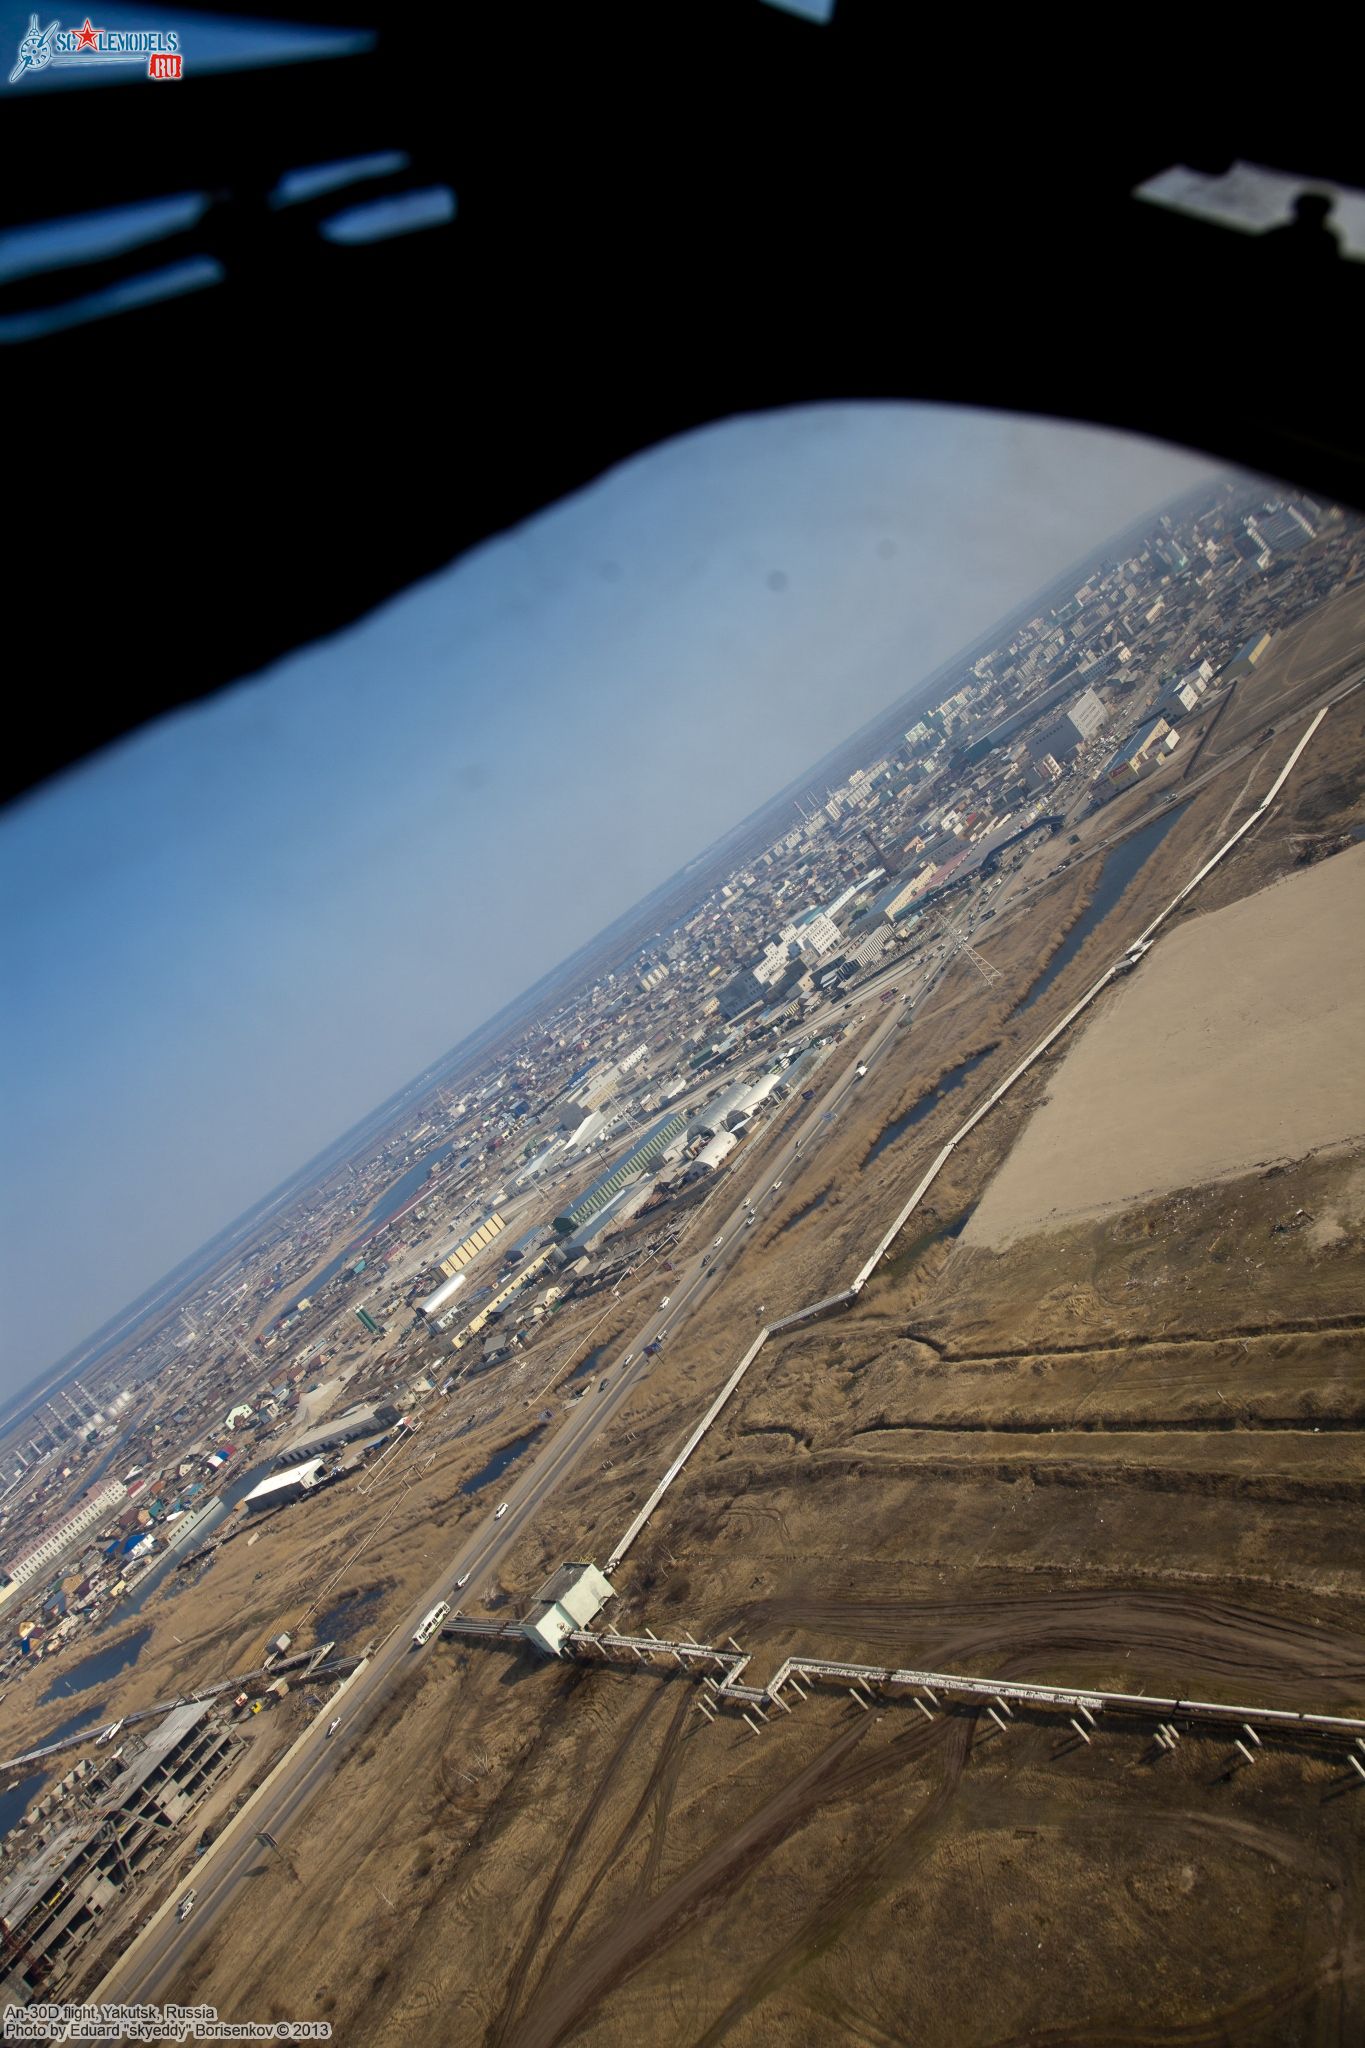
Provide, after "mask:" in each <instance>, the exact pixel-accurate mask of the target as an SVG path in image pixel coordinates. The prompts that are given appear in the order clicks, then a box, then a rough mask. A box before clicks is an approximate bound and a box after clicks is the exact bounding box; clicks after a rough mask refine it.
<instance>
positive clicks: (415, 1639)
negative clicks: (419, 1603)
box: [412, 1600, 450, 1650]
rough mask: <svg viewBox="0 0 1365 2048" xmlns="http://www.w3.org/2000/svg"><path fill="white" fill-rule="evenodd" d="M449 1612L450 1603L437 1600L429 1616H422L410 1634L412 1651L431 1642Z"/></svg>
mask: <svg viewBox="0 0 1365 2048" xmlns="http://www.w3.org/2000/svg"><path fill="white" fill-rule="evenodd" d="M449 1612H450V1602H449V1601H448V1600H438V1601H437V1602H436V1605H435V1606H434V1607H433V1608H432V1610H431V1612H430V1614H424V1615H423V1616H422V1619H421V1620H420V1621H419V1622H418V1624H417V1626H416V1628H415V1629H414V1630H413V1632H412V1647H413V1649H414V1650H420V1649H421V1647H422V1645H423V1643H429V1642H430V1641H431V1639H432V1637H433V1636H434V1635H435V1633H436V1631H437V1629H438V1628H439V1627H440V1626H441V1623H442V1622H443V1621H444V1620H445V1618H446V1616H447V1615H448V1614H449Z"/></svg>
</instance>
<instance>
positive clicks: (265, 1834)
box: [256, 1828, 303, 1884]
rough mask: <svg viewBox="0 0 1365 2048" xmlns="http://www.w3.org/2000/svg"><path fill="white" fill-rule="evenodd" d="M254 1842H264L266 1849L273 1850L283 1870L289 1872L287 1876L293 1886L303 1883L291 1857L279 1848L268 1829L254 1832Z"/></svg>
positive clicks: (259, 1829)
mask: <svg viewBox="0 0 1365 2048" xmlns="http://www.w3.org/2000/svg"><path fill="white" fill-rule="evenodd" d="M256 1840H257V1841H258V1842H264V1843H265V1846H266V1848H267V1849H273V1850H274V1852H275V1854H276V1855H277V1856H278V1857H279V1859H280V1861H281V1863H282V1864H283V1865H284V1867H285V1869H286V1870H287V1871H288V1872H289V1875H290V1876H291V1877H292V1878H293V1880H294V1882H295V1884H302V1883H303V1879H302V1878H301V1877H300V1876H299V1873H298V1870H297V1867H296V1866H295V1863H294V1859H293V1857H292V1856H290V1855H289V1854H288V1852H287V1851H286V1850H284V1849H282V1848H281V1847H280V1845H279V1843H278V1842H277V1841H276V1840H275V1837H274V1836H273V1835H272V1834H271V1833H270V1832H269V1830H268V1829H266V1828H258V1829H257V1831H256Z"/></svg>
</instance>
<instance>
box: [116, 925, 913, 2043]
mask: <svg viewBox="0 0 1365 2048" xmlns="http://www.w3.org/2000/svg"><path fill="white" fill-rule="evenodd" d="M900 964H901V969H902V973H903V974H904V973H906V972H908V971H909V970H908V968H907V966H906V963H904V962H902V963H900ZM946 964H947V961H946V960H945V961H943V962H941V963H939V964H938V965H936V966H935V967H934V968H932V969H931V970H930V973H929V976H928V977H927V980H926V988H927V986H928V984H929V982H931V981H932V980H933V979H934V978H935V977H936V975H937V974H938V973H941V972H942V971H943V969H944V967H945V966H946ZM885 1007H886V1016H885V1019H884V1020H878V1022H877V1023H876V1025H875V1027H874V1029H873V1031H872V1033H871V1035H870V1036H869V1038H868V1039H867V1041H866V1042H865V1043H864V1044H863V1046H862V1047H861V1048H860V1050H859V1052H858V1054H857V1056H856V1058H854V1059H851V1060H850V1061H849V1064H848V1066H847V1068H846V1069H845V1070H844V1072H843V1073H842V1074H841V1075H839V1076H838V1077H837V1079H836V1080H835V1081H834V1083H833V1085H832V1087H829V1088H827V1089H826V1091H825V1092H824V1094H823V1095H822V1096H817V1098H816V1099H815V1100H814V1101H813V1102H812V1103H811V1104H810V1106H809V1114H808V1115H807V1116H806V1117H804V1118H803V1119H802V1120H801V1123H800V1126H799V1128H798V1129H796V1130H794V1131H793V1132H792V1133H791V1134H790V1136H789V1137H788V1139H787V1140H786V1142H785V1143H784V1144H783V1146H782V1148H781V1149H780V1151H779V1152H778V1154H777V1155H776V1157H775V1159H774V1160H772V1161H771V1162H770V1163H769V1164H768V1165H767V1166H766V1167H765V1170H764V1173H763V1174H762V1176H761V1177H760V1179H759V1180H758V1181H757V1182H755V1183H754V1184H753V1185H752V1186H750V1187H749V1189H748V1191H747V1194H746V1195H744V1196H741V1197H740V1198H739V1199H738V1200H737V1201H736V1202H735V1204H734V1206H733V1207H732V1209H731V1210H730V1212H729V1214H728V1215H727V1217H726V1218H725V1220H724V1221H723V1222H722V1223H719V1224H716V1223H712V1224H711V1225H710V1226H709V1228H710V1233H711V1236H712V1237H713V1238H714V1237H720V1238H721V1239H722V1240H723V1243H722V1245H721V1247H720V1248H719V1249H718V1250H717V1249H716V1248H715V1247H714V1245H713V1244H711V1243H708V1245H707V1246H706V1247H705V1248H704V1249H703V1248H699V1249H698V1250H697V1252H696V1253H695V1254H694V1255H693V1256H692V1257H691V1258H690V1259H688V1260H687V1261H686V1262H685V1263H684V1264H683V1265H682V1266H680V1268H679V1269H678V1271H677V1272H675V1273H673V1274H671V1275H670V1274H664V1275H663V1276H662V1279H661V1281H660V1287H661V1291H662V1289H663V1288H668V1289H670V1292H669V1295H668V1306H667V1308H663V1307H662V1306H661V1307H660V1308H658V1309H655V1310H654V1311H653V1313H652V1314H651V1315H650V1316H649V1318H648V1319H647V1321H646V1323H645V1324H644V1326H643V1328H642V1329H641V1330H640V1332H639V1333H638V1335H637V1336H636V1338H635V1339H634V1341H633V1342H632V1343H630V1344H628V1345H627V1346H625V1347H624V1348H623V1350H622V1351H621V1352H620V1353H619V1354H618V1356H617V1357H616V1358H615V1359H614V1360H613V1361H611V1362H610V1363H608V1364H605V1365H604V1367H603V1369H602V1371H601V1372H600V1373H599V1374H597V1375H596V1376H595V1377H594V1378H593V1380H592V1381H591V1382H590V1384H589V1391H588V1392H586V1393H585V1394H584V1395H583V1396H582V1398H581V1400H578V1401H576V1402H574V1403H573V1404H572V1406H571V1408H570V1410H569V1412H568V1414H567V1415H566V1416H565V1418H564V1420H563V1422H562V1423H561V1425H560V1427H559V1428H558V1430H557V1431H556V1432H555V1434H554V1435H553V1437H552V1438H551V1439H550V1441H549V1442H548V1443H547V1444H546V1445H545V1446H544V1448H543V1449H542V1450H541V1451H540V1453H539V1455H538V1456H536V1457H535V1458H534V1459H533V1460H532V1461H531V1463H530V1464H529V1465H528V1466H527V1467H526V1469H525V1470H524V1471H523V1472H522V1473H520V1474H519V1475H518V1477H517V1478H516V1479H514V1480H513V1481H511V1482H510V1484H509V1485H508V1487H507V1490H506V1492H505V1494H504V1495H502V1496H500V1497H495V1489H494V1488H493V1487H490V1488H489V1489H488V1492H489V1496H490V1506H489V1509H488V1513H487V1515H486V1516H485V1517H484V1518H482V1520H481V1523H480V1526H479V1528H478V1530H477V1531H476V1533H474V1534H473V1535H471V1536H470V1537H469V1538H468V1539H467V1540H466V1542H465V1543H464V1544H463V1545H462V1546H461V1547H460V1548H459V1549H458V1550H457V1551H455V1552H454V1553H453V1554H452V1556H451V1558H450V1560H449V1561H448V1563H446V1564H445V1565H444V1566H443V1568H442V1570H441V1572H440V1573H439V1574H438V1576H437V1577H436V1578H435V1579H433V1581H432V1582H431V1584H430V1585H429V1586H428V1587H427V1588H426V1590H425V1591H424V1592H423V1593H422V1595H421V1597H420V1598H419V1599H417V1600H415V1601H414V1602H413V1603H412V1605H411V1607H410V1608H409V1609H408V1610H407V1612H406V1613H405V1614H404V1615H403V1616H402V1618H401V1619H400V1620H399V1621H397V1622H396V1623H395V1624H394V1626H393V1628H392V1630H391V1631H390V1632H389V1634H388V1635H387V1636H386V1637H385V1638H384V1640H383V1641H382V1643H381V1644H380V1645H379V1647H378V1649H377V1650H376V1651H375V1653H374V1654H373V1656H372V1657H371V1658H370V1659H369V1661H368V1662H367V1663H366V1664H365V1665H364V1666H363V1667H362V1668H361V1669H359V1670H358V1671H357V1672H356V1673H355V1674H354V1675H353V1677H352V1678H351V1679H350V1680H349V1681H348V1682H347V1689H346V1691H345V1692H344V1694H342V1695H341V1696H340V1698H339V1699H338V1701H337V1704H336V1706H335V1708H333V1707H332V1706H331V1705H329V1706H328V1707H326V1708H324V1709H323V1710H322V1713H321V1714H320V1715H319V1716H318V1718H317V1720H316V1721H315V1723H314V1724H313V1727H312V1728H311V1729H310V1730H308V1731H306V1732H305V1734H304V1736H303V1737H302V1738H301V1739H300V1741H299V1742H298V1743H297V1744H296V1745H295V1747H294V1750H293V1751H292V1753H290V1754H289V1755H288V1758H287V1761H286V1762H284V1764H283V1766H282V1767H277V1769H278V1775H277V1776H275V1777H274V1778H273V1779H272V1780H271V1781H270V1782H269V1784H268V1786H267V1788H266V1789H265V1790H264V1794H263V1796H261V1797H259V1798H258V1799H257V1800H256V1803H255V1804H254V1805H253V1806H252V1808H251V1810H250V1813H249V1814H248V1815H247V1816H246V1817H245V1818H244V1819H243V1820H242V1821H241V1822H240V1823H239V1824H237V1825H236V1826H233V1825H229V1827H227V1828H225V1829H224V1831H223V1833H222V1834H221V1835H220V1836H219V1838H218V1840H217V1841H216V1842H215V1843H214V1844H213V1846H212V1847H211V1848H210V1849H208V1850H207V1851H206V1852H205V1854H204V1855H203V1856H202V1857H201V1858H200V1860H199V1862H198V1863H197V1864H196V1865H195V1866H194V1867H193V1869H192V1871H191V1873H190V1875H189V1877H188V1878H187V1879H186V1881H185V1884H184V1886H182V1887H181V1888H180V1889H179V1890H177V1892H176V1893H175V1894H174V1898H173V1900H172V1903H171V1907H170V1909H169V1910H163V1911H161V1912H159V1913H158V1914H157V1915H155V1916H154V1917H153V1919H152V1921H151V1922H149V1924H148V1926H147V1928H146V1929H145V1930H144V1932H143V1934H142V1935H141V1936H140V1937H139V1938H138V1939H137V1940H136V1941H135V1942H134V1943H133V1944H132V1945H131V1946H130V1947H129V1948H128V1949H126V1950H125V1952H124V1954H123V1955H122V1956H121V1957H120V1959H119V1961H118V1962H117V1963H116V1964H115V1965H114V1967H113V1968H112V1969H111V1970H110V1971H109V1972H108V1974H107V1976H106V1977H105V1979H104V1981H103V1982H102V1983H101V1985H100V1986H99V1988H98V1990H97V1991H96V1992H95V1993H94V1994H93V1996H94V1998H95V2000H96V2001H97V2002H100V2003H106V2004H112V2003H118V2004H133V2003H147V2004H154V2003H157V2002H158V2001H159V2000H160V1999H162V1998H163V1997H164V1994H165V1992H166V1991H167V1989H168V1988H169V1986H170V1985H171V1983H172V1981H173V1979H174V1977H175V1975H176V1973H177V1971H179V1970H180V1969H181V1967H182V1966H183V1965H184V1963H185V1962H186V1961H187V1960H188V1958H189V1956H190V1954H191V1953H192V1951H193V1950H194V1949H195V1948H196V1947H198V1945H199V1944H200V1942H201V1941H202V1940H203V1939H204V1937H205V1936H206V1935H207V1934H208V1933H209V1931H210V1930H211V1929H212V1928H213V1927H214V1925H215V1924H216V1923H217V1922H218V1921H219V1920H220V1919H221V1917H222V1916H223V1914H224V1913H226V1912H228V1911H229V1910H230V1908H231V1906H232V1903H233V1901H234V1899H235V1898H236V1896H237V1894H238V1892H239V1890H240V1888H241V1886H242V1884H243V1883H244V1882H245V1881H246V1879H247V1877H248V1874H249V1872H250V1871H252V1870H253V1869H258V1868H260V1867H261V1866H262V1864H263V1863H264V1862H265V1861H266V1860H268V1859H269V1857H270V1856H271V1855H272V1854H273V1853H274V1852H273V1851H272V1850H271V1848H270V1846H269V1845H268V1844H267V1843H265V1842H263V1841H262V1839H261V1836H262V1833H268V1834H270V1835H271V1836H273V1837H274V1838H275V1840H276V1841H277V1842H279V1843H280V1845H281V1850H282V1851H283V1853H285V1854H286V1855H287V1853H288V1850H287V1843H286V1842H285V1841H284V1836H285V1833H286V1830H287V1829H288V1828H289V1826H290V1824H291V1823H292V1822H293V1821H294V1820H295V1819H296V1818H297V1817H298V1815H299V1814H300V1813H301V1812H302V1811H303V1810H304V1808H305V1807H306V1806H307V1805H308V1803H309V1802H310V1800H311V1799H312V1798H313V1796H314V1794H315V1793H316V1792H317V1791H318V1790H319V1789H320V1788H321V1786H322V1785H323V1783H324V1782H325V1780H326V1779H327V1778H328V1777H329V1776H330V1774H331V1772H332V1771H333V1770H334V1769H335V1767H336V1766H337V1764H338V1763H340V1761H341V1760H342V1758H343V1757H344V1756H345V1755H346V1754H347V1753H348V1751H349V1750H351V1749H353V1748H354V1746H355V1745H356V1744H357V1743H358V1742H359V1741H360V1740H361V1739H362V1738H363V1736H364V1734H365V1731H366V1730H367V1728H368V1727H369V1725H370V1723H371V1722H372V1721H373V1720H374V1719H375V1717H376V1715H377V1714H378V1713H379V1712H380V1710H381V1709H382V1707H383V1706H384V1704H385V1702H386V1701H387V1699H388V1697H389V1695H390V1694H391V1693H392V1691H393V1690H394V1687H395V1686H396V1684H397V1683H398V1681H399V1679H400V1678H401V1676H402V1675H403V1673H404V1672H405V1671H406V1670H407V1669H409V1668H410V1666H411V1664H412V1663H413V1662H414V1660H416V1659H418V1658H421V1657H425V1656H427V1655H429V1654H430V1646H427V1647H426V1648H423V1649H421V1650H416V1649H414V1648H413V1647H412V1636H413V1631H414V1630H415V1629H416V1627H417V1625H418V1623H419V1622H420V1621H421V1619H422V1617H423V1616H424V1615H425V1614H426V1613H427V1612H428V1611H429V1609H430V1608H431V1607H432V1606H434V1605H435V1603H436V1602H437V1601H438V1600H448V1601H449V1602H450V1604H451V1606H452V1608H453V1607H457V1606H459V1605H460V1604H461V1602H462V1601H472V1600H473V1599H475V1598H476V1597H477V1596H478V1593H479V1590H480V1587H481V1586H482V1585H484V1584H485V1583H486V1582H487V1580H488V1579H489V1577H490V1576H491V1575H492V1574H493V1573H494V1572H495V1571H496V1570H497V1568H498V1566H499V1565H500V1564H501V1563H502V1561H503V1559H504V1558H505V1557H506V1556H507V1555H508V1553H509V1552H510V1551H511V1550H512V1549H513V1548H514V1546H515V1545H516V1543H517V1542H518V1540H519V1539H520V1537H521V1536H522V1535H523V1533H524V1532H525V1530H526V1528H527V1526H528V1525H529V1523H530V1522H531V1521H532V1520H533V1518H534V1517H535V1515H536V1514H537V1512H538V1511H539V1509H540V1507H541V1506H542V1504H543V1503H544V1502H545V1500H546V1499H548V1497H549V1495H550V1494H551V1493H553V1492H554V1490H555V1488H556V1487H557V1486H559V1485H561V1484H562V1482H563V1481H564V1480H565V1479H567V1478H568V1477H569V1476H570V1474H571V1473H573V1472H574V1471H575V1470H576V1469H577V1467H578V1465H579V1464H580V1462H581V1460H582V1459H583V1458H584V1457H586V1456H587V1454H588V1452H589V1451H590V1450H591V1448H592V1446H593V1443H594V1441H595V1439H597V1438H598V1437H599V1436H600V1435H601V1433H602V1431H603V1430H604V1429H605V1428H606V1427H607V1426H608V1425H609V1424H610V1423H612V1422H613V1421H614V1420H615V1419H616V1417H617V1416H618V1415H619V1414H620V1413H621V1411H622V1409H623V1408H624V1407H625V1405H626V1403H627V1402H628V1401H629V1399H630V1396H631V1393H632V1392H633V1390H634V1388H635V1386H636V1384H637V1382H638V1381H639V1380H640V1379H641V1378H642V1377H643V1376H644V1375H645V1374H647V1373H648V1372H649V1371H650V1369H651V1368H652V1367H653V1365H654V1363H655V1359H654V1358H651V1357H647V1356H646V1355H645V1346H646V1345H647V1344H651V1343H653V1342H654V1341H655V1340H656V1339H660V1340H662V1341H663V1342H664V1343H665V1344H667V1342H668V1341H669V1339H670V1338H672V1337H676V1335H677V1332H678V1327H679V1324H680V1323H681V1321H682V1319H683V1318H684V1317H685V1316H686V1315H687V1314H688V1312H689V1311H691V1310H693V1309H695V1307H696V1306H697V1304H698V1303H699V1301H701V1300H702V1299H703V1298H705V1296H706V1295H708V1294H709V1293H710V1292H711V1291H712V1290H713V1289H714V1287H715V1286H716V1284H717V1282H718V1280H719V1279H720V1277H721V1276H722V1274H723V1273H725V1272H726V1271H727V1270H728V1269H729V1268H730V1266H731V1265H732V1264H733V1263H734V1262H735V1261H736V1260H737V1259H738V1258H740V1257H741V1256H742V1253H743V1249H744V1246H745V1244H746V1242H747V1241H748V1239H749V1238H750V1236H751V1235H752V1234H753V1230H754V1228H755V1227H756V1226H751V1225H750V1224H749V1223H748V1222H747V1221H746V1219H747V1217H748V1215H749V1214H750V1213H751V1209H750V1205H752V1213H754V1214H755V1215H759V1216H762V1217H763V1218H765V1219H766V1218H767V1217H769V1216H771V1215H773V1214H774V1213H776V1211H777V1209H778V1208H779V1207H780V1196H781V1195H783V1194H786V1193H787V1191H788V1184H789V1180H790V1177H791V1176H792V1174H793V1172H794V1171H797V1170H799V1169H800V1168H801V1167H803V1166H804V1165H805V1164H806V1162H807V1160H808V1159H809V1158H810V1156H811V1155H812V1154H813V1153H814V1152H815V1151H817V1150H818V1146H819V1140H820V1138H821V1136H823V1135H824V1134H825V1133H827V1132H828V1130H829V1129H830V1127H831V1123H832V1121H833V1119H834V1118H836V1117H837V1115H838V1113H839V1111H840V1109H841V1108H842V1107H843V1106H844V1105H845V1104H846V1103H847V1100H848V1097H849V1095H850V1094H851V1092H852V1091H853V1089H855V1088H860V1087H863V1086H864V1085H865V1083H864V1082H862V1081H861V1080H860V1079H859V1078H858V1075H857V1067H858V1065H859V1064H863V1065H867V1066H868V1067H869V1068H870V1067H871V1065H872V1064H873V1063H874V1062H875V1061H877V1060H879V1059H880V1058H882V1057H883V1056H884V1054H885V1052H886V1050H887V1048H888V1046H889V1045H890V1043H891V1040H892V1035H893V1033H894V1031H895V1029H896V1026H897V1025H898V1024H899V1022H900V1020H901V1017H902V1015H903V1013H904V1010H903V1005H902V1004H901V1003H900V1002H899V1001H898V1002H895V1003H888V1004H887V1005H886V1006H885ZM860 1013H861V1012H860ZM853 1021H857V1019H856V1016H854V1018H853ZM774 1182H781V1184H782V1185H781V1188H780V1189H778V1190H776V1191H775V1190H774V1187H773V1183H774ZM704 1258H705V1259H706V1261H707V1263H706V1264H703V1259H704ZM603 1380H605V1381H606V1382H607V1384H606V1387H605V1390H602V1391H599V1388H600V1386H601V1382H602V1381H603ZM499 1498H505V1499H506V1500H507V1502H508V1509H507V1513H506V1514H505V1515H504V1516H503V1518H502V1520H501V1521H494V1519H493V1514H494V1510H495V1509H496V1508H497V1506H498V1505H499ZM466 1574H468V1575H469V1576H468V1580H467V1584H466V1586H465V1587H464V1588H462V1589H461V1590H460V1591H458V1592H457V1591H456V1590H455V1580H456V1579H457V1578H463V1577H464V1576H465V1575H466ZM533 1590H534V1589H533V1588H530V1587H528V1588H526V1592H527V1594H528V1596H529V1594H530V1593H531V1592H532V1591H533ZM437 1640H438V1641H439V1637H438V1638H437ZM336 1714H339V1715H340V1716H341V1726H340V1728H339V1729H338V1730H337V1733H336V1734H335V1735H334V1736H332V1737H330V1738H329V1737H328V1735H327V1732H326V1730H327V1726H328V1723H329V1722H330V1721H331V1720H332V1719H333V1718H334V1716H335V1715H336ZM190 1887H192V1888H193V1890H194V1894H195V1904H194V1909H193V1911H192V1913H191V1914H190V1915H189V1916H188V1918H187V1919H185V1920H184V1921H179V1920H177V1918H176V1916H175V1911H174V1905H175V1903H176V1902H177V1901H178V1900H180V1899H181V1898H183V1896H184V1893H185V1891H186V1890H188V1889H189V1888H190Z"/></svg>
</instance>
